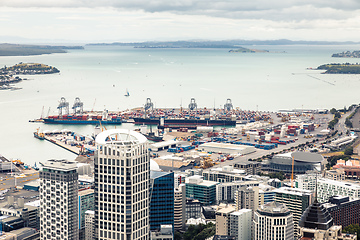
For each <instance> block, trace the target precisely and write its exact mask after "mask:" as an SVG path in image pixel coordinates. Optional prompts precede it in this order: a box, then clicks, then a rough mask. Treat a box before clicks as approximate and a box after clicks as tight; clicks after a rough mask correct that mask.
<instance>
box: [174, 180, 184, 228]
mask: <svg viewBox="0 0 360 240" xmlns="http://www.w3.org/2000/svg"><path fill="white" fill-rule="evenodd" d="M185 220H186V186H185V184H180V186H179V187H177V188H175V189H174V229H175V230H182V229H184V227H185Z"/></svg>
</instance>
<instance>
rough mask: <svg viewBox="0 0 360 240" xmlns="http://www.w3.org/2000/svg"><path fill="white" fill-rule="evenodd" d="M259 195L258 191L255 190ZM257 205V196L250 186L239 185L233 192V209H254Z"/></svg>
mask: <svg viewBox="0 0 360 240" xmlns="http://www.w3.org/2000/svg"><path fill="white" fill-rule="evenodd" d="M257 195H258V196H259V192H257ZM258 206H259V197H256V196H255V191H254V189H253V188H252V187H241V188H239V189H238V190H236V192H235V209H236V211H238V210H240V209H244V208H245V209H251V210H253V211H255V210H256V209H257V208H258Z"/></svg>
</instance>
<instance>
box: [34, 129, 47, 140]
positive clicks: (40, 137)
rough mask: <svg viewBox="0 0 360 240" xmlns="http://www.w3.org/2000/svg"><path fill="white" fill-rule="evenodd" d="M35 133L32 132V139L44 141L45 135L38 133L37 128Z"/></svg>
mask: <svg viewBox="0 0 360 240" xmlns="http://www.w3.org/2000/svg"><path fill="white" fill-rule="evenodd" d="M36 130H37V131H36V132H34V137H36V138H37V139H40V140H44V139H45V134H44V133H42V132H39V128H38V129H36Z"/></svg>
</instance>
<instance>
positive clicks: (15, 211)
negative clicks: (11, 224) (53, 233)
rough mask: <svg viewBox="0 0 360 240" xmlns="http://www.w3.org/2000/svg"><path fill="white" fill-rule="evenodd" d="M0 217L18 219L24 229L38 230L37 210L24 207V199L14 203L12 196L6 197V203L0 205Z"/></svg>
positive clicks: (31, 207) (32, 207)
mask: <svg viewBox="0 0 360 240" xmlns="http://www.w3.org/2000/svg"><path fill="white" fill-rule="evenodd" d="M0 215H6V216H15V217H20V218H22V219H23V220H24V223H25V227H30V228H35V229H40V219H39V208H38V207H34V206H28V205H24V198H18V199H17V201H15V198H14V196H8V198H7V201H6V202H3V203H0Z"/></svg>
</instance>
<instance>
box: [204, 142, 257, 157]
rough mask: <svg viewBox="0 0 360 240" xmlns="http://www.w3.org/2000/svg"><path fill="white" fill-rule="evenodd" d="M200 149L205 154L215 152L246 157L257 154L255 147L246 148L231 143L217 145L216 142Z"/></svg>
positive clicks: (205, 144) (208, 143)
mask: <svg viewBox="0 0 360 240" xmlns="http://www.w3.org/2000/svg"><path fill="white" fill-rule="evenodd" d="M198 149H201V151H203V152H215V153H219V152H221V153H225V154H241V155H246V154H250V153H253V152H256V149H255V147H253V146H246V145H237V144H230V143H216V142H207V143H204V144H201V145H199V147H198Z"/></svg>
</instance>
